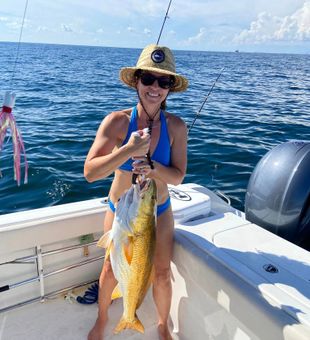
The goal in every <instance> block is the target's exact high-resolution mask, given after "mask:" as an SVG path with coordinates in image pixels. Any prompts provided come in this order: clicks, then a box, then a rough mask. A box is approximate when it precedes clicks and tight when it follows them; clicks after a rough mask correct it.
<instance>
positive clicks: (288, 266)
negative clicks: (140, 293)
mask: <svg viewBox="0 0 310 340" xmlns="http://www.w3.org/2000/svg"><path fill="white" fill-rule="evenodd" d="M170 193H171V197H172V205H173V210H174V216H175V247H174V255H173V263H172V274H173V301H172V307H171V321H172V324H173V325H172V326H173V330H174V338H175V339H185V340H186V339H195V340H199V339H223V340H226V339H262V340H267V339H270V340H271V339H272V340H274V339H286V340H289V339H292V340H293V339H294V340H297V339H305V340H306V339H309V338H310V288H309V285H310V281H309V280H310V258H309V252H307V251H305V250H303V249H301V248H299V247H297V246H295V245H293V244H291V243H290V242H287V241H285V240H283V239H281V238H279V237H277V236H276V235H274V234H272V233H270V232H268V231H266V230H264V229H262V228H260V227H258V226H256V225H254V224H252V223H250V222H248V221H246V220H245V218H244V216H243V214H242V213H240V212H239V211H237V210H235V209H233V208H232V207H230V206H229V205H227V204H226V203H225V202H223V201H222V200H221V199H219V198H218V197H217V196H216V195H214V194H213V193H212V192H210V191H209V190H208V189H206V188H204V187H201V186H198V185H195V184H186V185H180V186H178V187H170ZM106 209H107V204H106V202H105V200H102V199H97V200H90V201H86V202H79V203H73V204H66V205H63V206H56V207H51V208H44V209H37V210H33V211H28V212H20V213H15V214H10V215H5V216H1V217H0V237H1V248H0V289H1V287H2V292H0V310H1V311H2V313H0V339H1V340H11V339H24V338H27V339H56V338H58V339H85V338H86V335H87V332H88V330H89V329H90V327H91V326H92V323H93V322H94V320H95V318H96V313H97V305H96V304H94V305H88V306H85V305H80V304H77V303H76V302H74V303H69V302H68V299H67V300H65V299H63V295H59V294H58V295H57V294H54V293H55V292H56V293H58V292H59V291H62V290H63V289H64V288H66V287H71V288H72V287H74V286H77V285H79V284H81V283H84V282H90V281H93V280H96V279H97V278H98V275H99V273H100V270H101V266H102V261H103V259H102V257H103V253H102V250H101V249H100V248H97V247H95V242H93V243H91V244H90V245H89V246H88V249H86V248H85V247H86V246H85V245H84V244H82V245H81V246H79V243H81V238H80V236H81V235H85V234H93V235H94V239H97V238H98V237H99V236H100V235H101V233H102V221H103V217H104V213H105V211H106ZM60 249H62V250H60ZM55 250H56V251H55ZM86 250H88V252H89V255H88V256H84V255H85V251H86ZM20 258H23V259H24V260H22V261H21V260H19V261H14V260H16V259H20ZM25 258H26V260H25ZM13 261H14V263H13ZM17 262H19V263H17ZM20 262H23V263H20ZM5 263H6V264H5ZM77 263H79V264H80V266H77ZM28 281H30V282H28ZM25 282H26V283H25ZM74 292H75V293H77V294H79V293H81V294H82V292H83V291H81V290H75V291H74ZM55 295H56V296H60V298H59V297H58V298H57V299H51V298H52V297H54V296H55ZM31 300H33V301H40V300H42V301H43V300H44V301H45V302H44V303H41V304H39V303H38V302H35V303H31V304H28V303H27V301H31ZM24 302H26V304H25V306H23V307H21V308H13V309H12V306H14V305H18V304H23V303H24ZM121 312H122V304H121V300H120V301H116V302H115V303H113V304H112V306H111V308H110V321H109V326H108V329H107V334H106V338H107V339H109V338H110V337H111V338H112V337H113V338H114V337H115V338H124V339H128V337H130V338H131V339H142V338H147V339H156V338H157V335H156V311H155V308H154V305H153V301H152V297H151V293H150V292H149V294H148V295H147V298H146V300H145V301H144V303H143V304H142V306H141V308H140V309H139V315H140V316H141V321H142V322H143V324H144V325H145V327H146V333H145V335H140V334H137V333H135V332H133V331H124V332H123V333H121V334H120V335H118V336H114V335H112V334H113V332H112V331H113V327H114V326H115V325H116V323H117V321H118V319H119V318H120V315H121ZM1 336H2V337H1Z"/></svg>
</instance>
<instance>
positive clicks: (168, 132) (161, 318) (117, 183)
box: [84, 45, 188, 340]
mask: <svg viewBox="0 0 310 340" xmlns="http://www.w3.org/2000/svg"><path fill="white" fill-rule="evenodd" d="M120 79H121V80H122V81H123V82H124V83H125V84H126V85H128V86H130V87H132V88H135V89H136V91H137V93H138V98H139V102H138V104H137V106H136V107H134V108H132V109H125V110H122V111H115V112H112V113H110V114H109V115H108V116H106V117H105V118H104V120H103V121H102V123H101V125H100V127H99V129H98V132H97V135H96V138H95V141H94V143H93V145H92V146H91V148H90V150H89V153H88V155H87V158H86V161H85V168H84V175H85V177H86V179H87V180H88V181H89V182H93V181H96V180H99V179H102V178H104V177H107V176H109V175H110V174H111V173H113V172H114V173H115V175H114V179H113V182H112V185H111V189H110V192H109V204H110V209H109V210H108V211H107V213H106V216H105V220H104V232H107V231H108V230H110V229H111V227H112V222H113V218H114V211H115V206H114V204H115V202H117V201H118V199H119V198H120V196H121V195H122V194H123V193H124V192H125V191H126V190H128V189H129V188H130V186H131V184H132V177H133V174H144V175H145V176H146V177H149V178H153V179H154V180H155V181H156V184H157V190H158V209H157V228H156V249H155V257H154V267H155V278H154V282H153V297H154V301H155V304H156V307H157V312H158V332H159V337H160V339H165V340H167V339H172V338H171V334H170V331H169V328H168V317H169V311H170V304H171V296H172V292H171V279H170V261H171V257H172V248H173V232H174V222H173V215H172V210H171V205H170V198H169V193H168V187H167V184H174V185H177V184H180V183H181V182H182V180H183V178H184V176H185V173H186V165H187V128H186V124H185V123H184V121H183V120H182V119H181V118H179V117H177V116H175V115H173V114H171V113H168V112H165V111H164V109H165V104H166V98H167V96H168V94H169V92H181V91H184V90H186V88H187V85H188V82H187V80H186V78H184V77H183V76H181V75H179V74H177V73H176V71H175V62H174V57H173V55H172V52H171V51H170V49H169V48H167V47H160V46H157V45H149V46H147V47H146V48H145V49H144V50H143V51H142V53H141V55H140V57H139V60H138V62H137V65H136V67H126V68H122V69H121V71H120ZM147 127H148V128H149V132H148V133H146V132H145V130H144V131H143V129H145V128H147ZM134 131H138V132H139V133H138V134H132V132H134ZM116 283H117V282H116V280H115V278H114V275H113V271H112V268H111V263H110V262H109V260H106V261H105V263H104V265H103V269H102V272H101V275H100V280H99V299H98V300H99V311H98V318H97V320H96V323H95V325H94V327H93V328H92V330H91V331H90V333H89V335H88V339H89V340H95V339H96V340H99V339H100V340H101V339H102V338H103V333H104V328H105V325H106V322H107V319H108V307H109V305H110V303H111V293H112V291H113V289H114V287H115V286H116Z"/></svg>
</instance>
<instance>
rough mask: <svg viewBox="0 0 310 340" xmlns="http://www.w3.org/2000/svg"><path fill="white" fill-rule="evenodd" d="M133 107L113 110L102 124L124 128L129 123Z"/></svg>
mask: <svg viewBox="0 0 310 340" xmlns="http://www.w3.org/2000/svg"><path fill="white" fill-rule="evenodd" d="M131 111H132V109H124V110H119V111H112V112H111V113H109V114H108V115H107V116H106V117H105V118H104V119H103V121H102V124H104V125H108V126H113V128H122V127H123V126H124V125H125V126H126V125H128V122H129V120H130V114H131Z"/></svg>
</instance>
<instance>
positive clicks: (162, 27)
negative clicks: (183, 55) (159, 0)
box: [156, 0, 172, 45]
mask: <svg viewBox="0 0 310 340" xmlns="http://www.w3.org/2000/svg"><path fill="white" fill-rule="evenodd" d="M171 2H172V0H170V1H169V5H168V8H167V11H166V15H165V17H164V21H163V24H162V26H161V29H160V32H159V36H158V39H157V43H156V45H158V43H159V40H160V38H161V34H162V32H163V29H164V26H165V23H166V20H167V18H169V17H168V13H169V9H170V5H171Z"/></svg>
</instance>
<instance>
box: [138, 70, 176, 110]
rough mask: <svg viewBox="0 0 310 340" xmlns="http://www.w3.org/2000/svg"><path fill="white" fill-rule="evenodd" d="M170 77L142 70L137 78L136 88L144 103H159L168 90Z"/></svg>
mask: <svg viewBox="0 0 310 340" xmlns="http://www.w3.org/2000/svg"><path fill="white" fill-rule="evenodd" d="M170 84H171V78H170V76H167V75H165V74H162V73H158V72H149V71H148V72H143V73H142V74H141V75H140V77H139V78H138V80H137V90H138V92H139V96H140V98H141V99H142V100H144V103H145V102H146V103H149V104H158V105H160V104H161V103H162V102H163V101H164V100H165V99H166V97H167V95H168V93H169V91H170V86H169V85H170Z"/></svg>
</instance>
